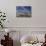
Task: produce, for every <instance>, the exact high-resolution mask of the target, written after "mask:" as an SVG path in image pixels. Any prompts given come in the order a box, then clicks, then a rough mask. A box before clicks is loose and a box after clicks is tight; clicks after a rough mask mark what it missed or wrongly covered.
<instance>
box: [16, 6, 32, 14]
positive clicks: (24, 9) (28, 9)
mask: <svg viewBox="0 0 46 46" xmlns="http://www.w3.org/2000/svg"><path fill="white" fill-rule="evenodd" d="M16 12H17V13H31V12H32V6H16Z"/></svg>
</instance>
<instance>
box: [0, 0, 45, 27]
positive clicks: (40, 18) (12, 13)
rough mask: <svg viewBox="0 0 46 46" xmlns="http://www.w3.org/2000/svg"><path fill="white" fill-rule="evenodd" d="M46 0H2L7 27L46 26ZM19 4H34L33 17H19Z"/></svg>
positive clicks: (0, 6)
mask: <svg viewBox="0 0 46 46" xmlns="http://www.w3.org/2000/svg"><path fill="white" fill-rule="evenodd" d="M45 4H46V0H0V9H1V10H2V11H5V12H6V15H7V19H8V22H7V24H6V26H7V27H46V6H45ZM17 5H32V18H17V17H16V6H17Z"/></svg>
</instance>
